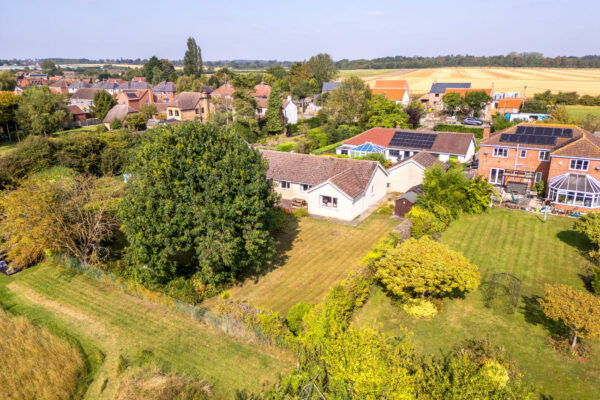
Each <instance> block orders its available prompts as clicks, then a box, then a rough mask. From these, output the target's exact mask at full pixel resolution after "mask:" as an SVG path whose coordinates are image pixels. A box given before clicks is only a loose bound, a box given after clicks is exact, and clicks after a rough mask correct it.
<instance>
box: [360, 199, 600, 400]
mask: <svg viewBox="0 0 600 400" xmlns="http://www.w3.org/2000/svg"><path fill="white" fill-rule="evenodd" d="M572 225H573V219H568V218H560V217H549V218H548V221H547V222H545V223H544V222H543V221H542V217H541V216H538V215H534V214H530V213H525V212H521V211H508V210H504V209H493V210H490V211H489V212H487V213H485V214H483V215H479V216H465V217H461V218H460V219H458V220H457V221H455V222H454V223H452V225H451V226H450V227H449V229H448V230H447V231H446V232H445V233H444V234H443V235H442V238H441V241H442V242H444V243H446V244H448V245H449V246H450V247H452V248H453V249H455V250H459V251H462V252H463V253H464V254H465V255H466V256H467V257H468V258H469V259H470V260H471V261H472V262H473V263H474V264H476V265H477V266H478V267H479V270H480V272H481V274H482V285H481V287H480V289H478V290H477V291H475V292H473V293H470V294H468V295H467V296H466V297H465V299H455V300H446V301H444V310H443V312H442V313H441V314H439V315H438V316H436V317H435V318H433V319H432V320H431V321H425V320H415V319H412V318H410V317H408V316H407V315H406V314H405V313H404V312H402V311H401V309H400V308H399V307H398V306H397V305H396V304H394V301H393V300H392V299H390V298H389V297H387V296H386V295H385V294H384V292H383V291H382V290H381V289H380V288H378V287H374V288H373V289H372V296H371V297H370V299H369V301H368V302H367V304H366V305H365V307H364V308H363V309H362V310H360V311H359V312H358V313H357V316H356V323H358V324H359V325H363V326H366V325H368V326H376V325H377V324H378V323H381V325H380V327H381V329H382V330H383V331H385V332H388V333H390V334H396V333H397V334H400V333H401V332H400V330H399V327H400V326H406V327H408V328H409V329H410V330H411V331H413V332H414V342H415V346H416V348H417V349H418V350H420V351H422V352H424V353H431V354H439V352H440V351H444V350H449V349H450V348H451V347H452V346H453V345H454V344H455V343H457V342H459V341H461V340H463V339H468V338H488V339H490V340H491V341H492V342H494V343H495V344H498V345H501V346H504V347H505V348H506V350H507V351H508V353H509V354H510V355H511V357H512V358H514V359H515V360H516V361H517V362H518V363H519V365H520V366H521V368H522V369H523V371H524V372H525V373H526V374H527V375H528V377H529V378H531V380H532V381H533V382H534V383H535V384H536V385H537V386H538V388H539V390H540V391H541V393H543V394H544V395H550V396H553V397H552V398H554V399H563V398H564V399H590V400H591V399H598V398H600V373H599V371H600V345H599V343H598V342H597V341H595V340H588V341H587V343H589V344H590V346H591V348H592V351H593V353H594V357H593V358H592V359H591V360H590V361H589V362H584V363H581V362H578V361H575V360H573V359H567V358H565V357H564V356H562V355H559V354H557V353H556V352H555V351H554V350H552V349H551V348H550V347H549V346H548V345H547V344H546V339H547V338H548V336H549V335H550V334H551V333H553V332H554V329H555V325H554V324H552V323H550V322H549V321H548V320H547V319H546V318H545V317H544V315H543V313H542V311H541V308H540V307H539V304H538V302H537V298H538V296H543V293H544V292H543V287H544V284H546V283H551V282H560V283H564V284H568V285H571V286H573V287H576V288H578V289H580V290H585V288H584V282H583V279H582V278H583V277H585V276H586V274H587V273H588V268H589V267H590V264H589V262H588V261H587V260H586V258H585V257H584V256H583V255H582V253H583V252H584V251H585V250H586V242H585V240H584V238H582V237H581V236H580V235H579V234H577V233H576V232H574V231H573V230H572ZM500 272H508V273H511V274H513V275H515V276H516V277H518V278H519V279H521V281H522V288H521V292H520V295H519V304H518V307H517V309H516V312H515V313H514V314H506V313H505V312H502V311H501V310H497V309H493V310H490V309H488V308H486V307H485V305H484V300H483V294H484V290H485V289H486V288H487V287H489V282H490V279H491V277H492V275H493V274H494V273H500Z"/></svg>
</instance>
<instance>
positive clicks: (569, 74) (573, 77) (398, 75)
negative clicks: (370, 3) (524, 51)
mask: <svg viewBox="0 0 600 400" xmlns="http://www.w3.org/2000/svg"><path fill="white" fill-rule="evenodd" d="M359 71H364V70H359ZM349 74H350V73H349V72H348V71H343V73H342V76H347V75H349ZM359 76H362V77H363V79H364V80H365V81H366V82H367V83H369V84H370V85H371V84H373V83H374V82H375V80H377V79H406V80H407V81H408V84H409V86H410V89H411V92H412V93H414V94H419V93H421V94H422V93H427V92H428V91H429V88H430V87H431V84H432V83H433V82H434V81H436V80H437V81H438V82H471V83H472V87H473V88H490V87H491V86H492V83H493V84H494V90H495V91H502V92H517V91H519V92H521V95H522V94H523V90H524V86H527V96H528V97H531V96H533V95H534V94H535V93H539V92H543V91H545V90H552V91H563V92H577V93H579V94H590V95H600V69H593V68H507V67H488V68H479V67H469V68H454V67H453V68H425V69H415V70H398V71H396V72H393V71H390V70H382V72H381V73H380V74H377V75H366V74H364V72H362V73H360V74H359Z"/></svg>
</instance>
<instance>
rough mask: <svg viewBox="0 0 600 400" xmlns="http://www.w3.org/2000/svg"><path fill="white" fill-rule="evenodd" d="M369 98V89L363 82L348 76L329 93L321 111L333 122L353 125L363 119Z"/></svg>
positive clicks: (355, 77)
mask: <svg viewBox="0 0 600 400" xmlns="http://www.w3.org/2000/svg"><path fill="white" fill-rule="evenodd" d="M370 98H371V91H370V90H369V88H368V87H367V85H366V84H365V82H364V81H363V80H362V79H360V78H359V77H357V76H350V77H348V78H346V79H344V80H343V81H342V83H341V84H340V85H339V86H338V87H337V89H336V90H334V91H333V92H331V93H329V96H328V97H327V100H326V101H325V105H324V107H323V111H324V112H325V114H326V115H327V117H328V119H329V120H330V121H331V122H333V123H335V124H347V125H355V124H357V123H359V122H360V121H363V120H364V119H365V117H366V115H367V111H368V102H369V99H370Z"/></svg>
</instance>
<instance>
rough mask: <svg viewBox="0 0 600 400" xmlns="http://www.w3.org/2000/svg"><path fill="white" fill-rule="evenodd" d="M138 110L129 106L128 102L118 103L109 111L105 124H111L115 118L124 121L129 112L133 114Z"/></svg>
mask: <svg viewBox="0 0 600 400" xmlns="http://www.w3.org/2000/svg"><path fill="white" fill-rule="evenodd" d="M136 112H137V111H136V110H135V109H134V108H132V107H129V106H128V105H127V104H117V105H116V106H114V107H113V108H111V109H110V110H109V111H108V113H107V114H106V117H104V119H103V120H102V122H104V123H105V124H110V123H111V122H112V121H113V120H114V119H115V118H116V119H118V120H119V121H123V120H124V119H125V117H126V116H127V114H133V113H136Z"/></svg>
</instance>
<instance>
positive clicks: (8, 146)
mask: <svg viewBox="0 0 600 400" xmlns="http://www.w3.org/2000/svg"><path fill="white" fill-rule="evenodd" d="M17 143H18V142H0V157H2V156H4V155H5V154H8V153H10V152H11V151H13V150H14V149H15V147H17Z"/></svg>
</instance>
